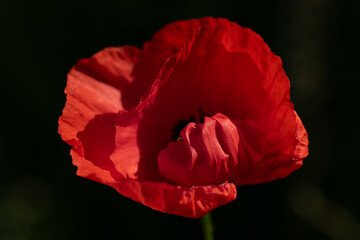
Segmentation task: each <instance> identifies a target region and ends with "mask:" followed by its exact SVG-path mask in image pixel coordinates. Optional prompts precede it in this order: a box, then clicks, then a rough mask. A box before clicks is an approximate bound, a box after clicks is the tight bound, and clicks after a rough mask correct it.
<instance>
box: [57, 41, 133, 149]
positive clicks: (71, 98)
mask: <svg viewBox="0 0 360 240" xmlns="http://www.w3.org/2000/svg"><path fill="white" fill-rule="evenodd" d="M137 52H138V50H137V49H136V48H134V47H119V48H115V47H113V48H106V49H104V50H102V51H100V52H98V53H97V54H95V55H94V56H92V57H91V58H89V59H82V60H80V61H79V62H78V63H77V64H76V65H75V66H74V67H73V68H72V69H71V70H70V72H69V74H68V79H67V85H66V89H65V94H66V96H67V97H66V99H67V101H66V104H65V108H64V110H63V114H62V116H61V117H60V119H59V133H60V134H61V136H62V138H63V140H64V141H66V142H68V143H69V144H70V145H72V146H74V143H73V142H74V140H76V139H77V137H76V135H77V133H78V132H80V131H82V130H84V128H85V126H86V125H87V124H88V122H89V121H90V120H91V119H93V118H94V117H95V115H97V114H104V113H117V112H118V111H119V110H121V109H123V104H122V102H121V85H126V84H129V83H130V82H131V81H132V77H131V76H130V74H131V71H132V67H133V65H134V63H135V61H136V55H137ZM116 79H117V80H118V82H115V81H116Z"/></svg>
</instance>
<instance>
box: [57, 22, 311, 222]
mask: <svg viewBox="0 0 360 240" xmlns="http://www.w3.org/2000/svg"><path fill="white" fill-rule="evenodd" d="M289 89H290V84H289V80H288V78H287V76H286V75H285V72H284V70H283V69H282V62H281V60H280V58H279V57H278V56H276V55H275V54H273V53H272V52H271V51H270V49H269V47H268V46H267V45H266V44H265V43H264V41H263V39H262V38H261V37H260V36H259V35H257V34H256V33H254V32H252V31H251V30H250V29H247V28H242V27H240V26H238V25H237V24H236V23H233V22H230V21H228V20H226V19H213V18H202V19H195V20H189V21H179V22H175V23H172V24H170V25H167V26H165V27H164V28H163V29H161V30H160V31H159V32H157V33H156V34H155V36H154V37H153V39H152V40H151V41H149V42H147V43H145V44H144V47H143V50H139V49H137V48H135V47H131V46H125V47H113V48H106V49H104V50H102V51H100V52H99V53H97V54H95V55H94V56H92V57H91V58H88V59H83V60H80V61H79V62H78V63H77V64H76V65H75V66H74V67H73V68H72V69H71V71H70V73H69V75H68V82H67V87H66V90H65V93H66V94H67V102H66V105H65V108H64V111H63V115H62V116H61V117H60V120H59V125H60V126H59V133H60V134H61V136H62V139H63V140H64V141H66V142H67V143H69V144H70V145H71V146H73V149H72V150H71V155H72V158H73V164H74V165H76V166H77V167H78V170H77V174H78V175H79V176H82V177H85V178H88V179H91V180H94V181H98V182H100V183H104V184H106V185H109V186H112V187H113V188H115V189H116V190H117V191H118V192H119V193H120V194H122V195H124V196H127V197H129V198H131V199H133V200H135V201H138V202H141V203H143V204H144V205H146V206H149V207H151V208H153V209H156V210H159V211H162V212H167V213H172V214H177V215H181V216H186V217H200V216H202V215H204V214H205V213H207V212H209V211H211V210H212V209H214V208H216V207H218V206H221V205H224V204H226V203H228V202H230V201H232V200H234V199H235V198H236V187H235V185H237V186H240V185H246V184H257V183H263V182H268V181H271V180H274V179H279V178H283V177H286V176H287V175H289V174H290V173H292V172H293V171H294V170H296V169H298V168H299V167H300V166H301V165H302V159H303V158H304V157H306V156H307V154H308V148H307V146H308V139H307V133H306V130H305V128H304V126H303V125H302V123H301V120H300V118H299V117H298V116H297V114H296V112H295V111H294V110H293V104H292V103H291V101H290V93H289V92H290V91H289Z"/></svg>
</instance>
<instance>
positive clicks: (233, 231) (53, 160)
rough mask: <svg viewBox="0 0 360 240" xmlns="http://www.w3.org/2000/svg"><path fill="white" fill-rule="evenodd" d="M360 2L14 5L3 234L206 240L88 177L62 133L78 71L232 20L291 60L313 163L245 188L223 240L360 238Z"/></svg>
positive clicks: (4, 85)
mask: <svg viewBox="0 0 360 240" xmlns="http://www.w3.org/2000/svg"><path fill="white" fill-rule="evenodd" d="M358 9H359V4H358V2H357V1H340V0H329V1H326V0H293V1H287V0H278V1H250V0H249V1H229V0H222V1H213V0H210V1H205V0H203V1H182V2H180V1H167V2H159V1H157V2H155V1H147V2H146V1H140V0H131V1H120V0H119V1H111V0H102V1H97V2H90V1H56V2H55V1H48V0H46V1H45V0H44V1H25V0H23V1H6V0H5V1H4V0H3V1H1V2H0V80H1V89H0V97H1V99H0V100H1V103H2V104H1V117H0V239H4V240H18V239H21V240H23V239H201V237H202V233H201V225H200V220H198V219H187V218H183V217H178V216H173V215H169V214H164V213H160V212H156V211H153V210H151V209H150V208H148V207H145V206H143V205H141V204H139V203H136V202H134V201H132V200H130V199H127V198H125V197H123V196H121V195H119V194H117V192H116V191H115V190H113V189H112V188H110V187H107V186H105V185H101V184H98V183H96V182H92V181H89V180H86V179H82V178H80V177H77V176H76V175H75V171H76V168H75V167H74V166H72V164H71V157H70V156H69V150H70V147H69V146H68V145H67V144H66V143H64V142H62V141H61V139H60V136H59V135H58V133H57V127H58V125H57V120H58V117H59V116H60V115H61V111H62V108H63V106H64V104H65V95H64V93H63V90H64V88H65V84H66V74H67V72H68V71H69V70H70V68H71V67H72V66H73V65H74V64H75V63H76V61H77V60H78V59H80V58H86V57H89V56H91V55H92V54H94V53H95V52H97V51H99V50H101V49H103V48H105V47H108V46H121V45H135V46H138V47H141V46H142V44H143V43H144V42H145V41H146V40H149V39H150V38H151V36H152V34H153V33H154V32H155V31H156V30H158V29H160V28H161V27H162V26H164V25H165V24H167V23H170V22H172V21H175V20H180V19H190V18H198V17H203V16H214V17H224V18H228V19H229V20H232V21H235V22H237V23H238V24H240V25H242V26H245V27H250V28H251V29H253V30H254V31H255V32H257V33H259V34H260V35H261V36H262V37H263V38H264V40H265V41H266V42H267V43H268V44H269V46H270V48H271V49H272V51H273V52H275V53H276V54H277V55H279V56H281V58H282V60H283V62H284V66H283V67H284V69H285V71H286V73H287V74H288V76H289V78H290V82H291V94H292V95H291V96H292V101H293V102H294V104H295V109H296V110H297V112H298V114H299V115H300V116H301V118H302V120H303V123H304V125H305V127H306V129H307V130H308V134H309V140H310V155H309V157H308V158H307V159H305V161H304V166H303V167H302V168H300V169H299V170H298V171H296V172H295V173H294V174H292V175H290V176H289V177H288V178H285V179H282V180H277V181H274V182H271V183H267V184H261V185H256V186H246V187H239V188H238V197H237V199H236V200H235V201H233V202H231V203H229V204H227V205H226V206H223V207H220V208H218V209H216V210H214V211H213V212H212V217H213V222H214V228H215V237H216V239H339V240H340V239H360V220H359V218H360V205H359V202H360V192H359V191H360V189H359V184H360V181H359V168H360V159H359V158H360V157H359V154H358V152H359V143H360V141H359V127H358V122H359V120H358V119H359V118H358V111H359V110H360V109H359V97H358V91H359V90H358V89H359V74H358V72H359V66H358V64H359V50H358V48H359V29H360V24H359V17H358V16H357V14H358Z"/></svg>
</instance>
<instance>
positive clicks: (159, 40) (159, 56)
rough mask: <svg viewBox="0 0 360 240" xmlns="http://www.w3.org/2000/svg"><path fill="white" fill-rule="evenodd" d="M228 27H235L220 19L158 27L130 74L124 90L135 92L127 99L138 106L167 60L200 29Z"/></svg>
mask: <svg viewBox="0 0 360 240" xmlns="http://www.w3.org/2000/svg"><path fill="white" fill-rule="evenodd" d="M229 24H233V25H235V23H231V22H229V21H228V20H226V19H223V18H216V19H214V18H212V17H204V18H200V19H190V20H184V21H176V22H173V23H170V24H168V25H166V26H164V27H163V28H161V29H160V30H159V31H157V32H156V33H155V34H154V36H153V37H152V39H151V40H150V41H148V42H146V43H145V44H144V45H143V50H142V51H141V54H140V55H139V57H138V58H139V60H138V62H137V64H136V65H135V67H134V71H133V76H134V81H133V83H132V84H131V85H130V86H129V91H127V92H129V93H130V92H134V90H136V91H137V92H135V93H132V94H131V95H129V96H128V98H129V99H130V98H132V99H133V101H132V103H133V104H134V105H135V104H137V103H138V102H139V99H140V97H141V96H142V95H143V94H145V93H147V91H149V89H150V87H151V85H152V84H153V82H154V80H155V78H156V76H157V74H158V73H159V71H160V68H161V67H162V66H163V64H164V63H165V61H166V59H167V58H168V57H170V56H171V55H173V54H176V53H177V52H178V51H180V49H181V48H183V47H184V46H185V43H186V42H187V41H189V40H191V39H192V38H193V37H194V34H195V32H196V31H197V30H199V29H200V28H201V27H202V26H222V25H229Z"/></svg>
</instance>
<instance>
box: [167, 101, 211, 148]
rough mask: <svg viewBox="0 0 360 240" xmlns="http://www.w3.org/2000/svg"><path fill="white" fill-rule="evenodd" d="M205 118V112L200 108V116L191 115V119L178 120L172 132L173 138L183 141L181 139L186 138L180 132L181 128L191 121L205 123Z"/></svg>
mask: <svg viewBox="0 0 360 240" xmlns="http://www.w3.org/2000/svg"><path fill="white" fill-rule="evenodd" d="M204 118H205V114H204V112H203V111H202V109H201V108H199V116H198V118H195V117H194V115H192V114H191V115H190V118H189V119H185V120H181V121H180V122H178V123H177V124H176V125H175V127H174V129H173V131H172V134H171V137H172V140H173V141H181V140H184V139H183V138H182V137H181V135H180V133H181V130H183V129H184V128H185V127H186V126H187V125H188V124H189V123H191V122H195V123H203V122H204Z"/></svg>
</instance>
